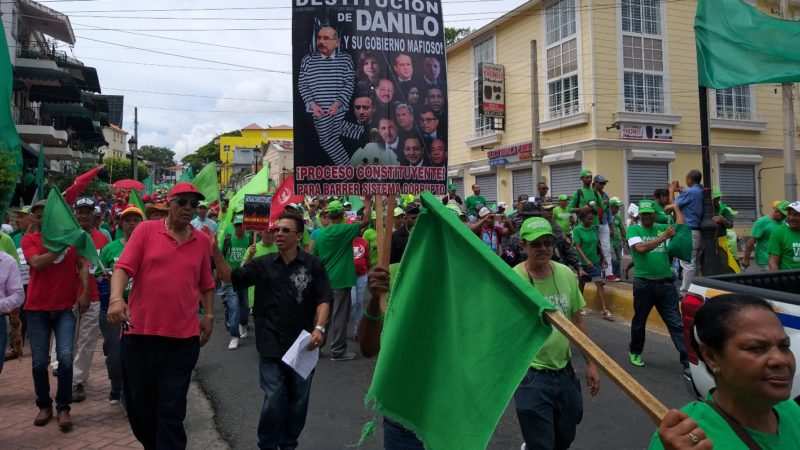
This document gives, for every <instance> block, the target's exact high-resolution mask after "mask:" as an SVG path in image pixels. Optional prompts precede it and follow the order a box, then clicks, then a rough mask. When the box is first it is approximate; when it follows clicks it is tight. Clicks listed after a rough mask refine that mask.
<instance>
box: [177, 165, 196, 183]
mask: <svg viewBox="0 0 800 450" xmlns="http://www.w3.org/2000/svg"><path fill="white" fill-rule="evenodd" d="M192 178H194V171H192V166H189V167H187V168H185V169H184V170H183V172H181V177H180V178H178V181H179V182H180V181H189V182H191V181H192Z"/></svg>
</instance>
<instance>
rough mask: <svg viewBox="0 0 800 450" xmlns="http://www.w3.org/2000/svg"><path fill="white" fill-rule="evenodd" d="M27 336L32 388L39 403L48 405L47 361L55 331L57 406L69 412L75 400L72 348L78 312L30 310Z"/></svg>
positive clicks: (46, 406)
mask: <svg viewBox="0 0 800 450" xmlns="http://www.w3.org/2000/svg"><path fill="white" fill-rule="evenodd" d="M26 314H27V317H28V339H29V341H30V344H31V357H32V360H33V362H32V367H33V369H32V372H33V387H34V389H35V391H36V406H38V407H39V408H49V407H51V406H52V404H53V400H52V399H51V398H50V380H49V378H48V374H47V364H48V360H49V357H50V335H51V333H54V334H55V338H56V358H57V359H58V389H57V391H56V409H57V410H58V411H69V405H70V403H72V350H73V345H74V341H75V314H73V313H72V309H67V310H63V311H27V312H26Z"/></svg>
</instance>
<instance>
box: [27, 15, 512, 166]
mask: <svg viewBox="0 0 800 450" xmlns="http://www.w3.org/2000/svg"><path fill="white" fill-rule="evenodd" d="M523 2H524V0H443V3H444V5H443V11H444V15H445V23H446V25H449V26H456V27H472V28H476V27H479V26H481V25H483V24H485V23H487V22H488V21H489V20H491V19H493V18H496V17H499V16H500V15H502V14H503V13H504V12H506V11H508V10H510V9H513V8H514V7H516V6H517V5H519V4H521V3H523ZM42 3H44V4H45V5H47V6H49V7H51V8H54V9H56V10H59V11H61V12H63V13H65V14H68V15H69V17H70V20H71V22H72V26H73V29H74V30H75V34H76V37H77V43H76V45H75V47H74V48H73V49H72V50H69V49H67V50H68V51H71V52H73V53H74V56H76V57H77V58H79V59H81V60H82V61H83V62H84V63H86V64H87V65H90V66H94V67H96V68H97V69H98V73H99V76H100V83H101V86H102V89H103V93H105V94H116V95H124V96H125V123H124V127H125V128H126V129H127V130H130V131H132V130H133V107H134V106H138V107H139V142H140V145H148V144H149V145H161V146H165V147H169V148H171V149H173V150H174V151H175V152H176V153H177V154H178V157H179V158H180V157H182V156H185V155H186V154H188V153H191V152H193V151H194V150H195V149H197V147H199V146H201V145H203V144H205V143H207V142H208V141H209V140H210V139H211V138H213V137H214V136H215V135H217V134H219V133H221V132H224V131H231V130H236V129H239V128H242V127H244V126H246V125H248V124H250V123H252V122H256V123H258V124H260V125H262V126H263V125H268V124H269V125H279V124H291V109H292V105H291V103H290V102H291V92H292V91H291V76H290V75H289V73H290V71H291V66H290V56H289V55H290V53H291V39H290V35H291V31H290V27H291V22H290V17H291V8H290V5H291V3H290V2H288V1H276V0H226V1H224V2H222V1H213V0H191V1H189V0H169V1H163V0H162V1H156V0H139V1H136V2H130V1H122V0H67V1H64V0H58V1H53V0H50V1H47V0H43V1H42ZM237 8H239V9H237ZM159 36H160V37H159ZM162 37H163V38H162ZM164 38H166V39H164ZM187 41H196V42H200V43H199V44H198V43H193V42H187ZM202 43H210V44H214V45H213V46H212V45H204V44H202ZM166 94H175V95H166Z"/></svg>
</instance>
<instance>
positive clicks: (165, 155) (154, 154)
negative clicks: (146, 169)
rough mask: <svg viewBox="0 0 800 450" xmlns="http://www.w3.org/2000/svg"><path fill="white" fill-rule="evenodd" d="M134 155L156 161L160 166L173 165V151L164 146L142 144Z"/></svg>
mask: <svg viewBox="0 0 800 450" xmlns="http://www.w3.org/2000/svg"><path fill="white" fill-rule="evenodd" d="M136 156H137V157H139V158H142V159H144V160H147V161H150V162H153V163H156V164H158V165H159V166H160V167H172V166H174V165H175V152H173V151H172V150H170V149H168V148H166V147H156V146H154V145H143V146H142V147H141V148H139V149H138V150H136Z"/></svg>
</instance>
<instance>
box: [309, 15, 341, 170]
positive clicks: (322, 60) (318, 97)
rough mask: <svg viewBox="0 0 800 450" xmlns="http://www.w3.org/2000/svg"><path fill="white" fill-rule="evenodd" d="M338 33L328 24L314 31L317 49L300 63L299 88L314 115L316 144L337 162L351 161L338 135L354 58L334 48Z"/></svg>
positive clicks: (339, 134)
mask: <svg viewBox="0 0 800 450" xmlns="http://www.w3.org/2000/svg"><path fill="white" fill-rule="evenodd" d="M338 47H339V34H338V32H337V31H336V30H335V29H334V28H333V27H331V26H322V27H321V28H320V29H319V31H318V32H317V51H316V52H314V53H311V54H309V55H306V56H305V57H303V60H302V62H301V64H300V74H299V80H298V89H299V91H300V96H301V97H302V99H303V103H304V104H305V107H306V112H309V113H311V115H312V117H313V119H314V128H315V129H316V131H317V136H318V137H319V144H320V146H321V147H322V149H323V150H324V151H325V153H326V154H327V155H328V157H329V158H330V159H331V161H333V163H334V164H336V165H347V164H349V163H350V155H349V154H348V152H347V150H345V148H344V145H342V141H341V139H340V136H341V131H342V126H343V123H344V119H345V115H346V113H347V109H348V107H349V103H350V97H351V96H352V95H353V88H354V86H353V85H354V83H355V70H354V68H353V60H352V59H351V58H350V55H348V54H347V53H345V52H340V51H337V48H338Z"/></svg>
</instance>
